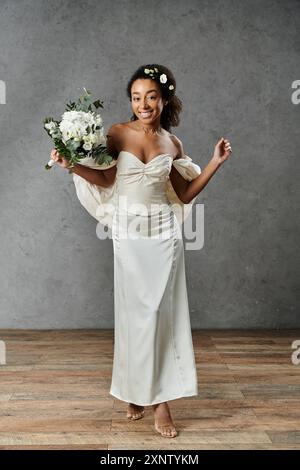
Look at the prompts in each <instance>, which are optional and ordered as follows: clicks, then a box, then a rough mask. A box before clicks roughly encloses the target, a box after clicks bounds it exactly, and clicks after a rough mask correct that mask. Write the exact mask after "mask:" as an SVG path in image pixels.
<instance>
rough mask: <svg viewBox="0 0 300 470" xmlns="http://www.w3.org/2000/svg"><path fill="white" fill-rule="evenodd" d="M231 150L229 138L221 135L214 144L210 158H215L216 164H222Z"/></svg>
mask: <svg viewBox="0 0 300 470" xmlns="http://www.w3.org/2000/svg"><path fill="white" fill-rule="evenodd" d="M231 152H232V149H231V144H230V142H229V140H228V139H224V137H222V139H221V140H219V142H218V143H217V144H216V146H215V150H214V154H213V157H212V160H215V161H216V162H217V163H218V164H222V163H223V162H225V160H227V159H228V158H229V156H230V154H231Z"/></svg>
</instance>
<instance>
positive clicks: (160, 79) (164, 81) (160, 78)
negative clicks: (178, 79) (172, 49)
mask: <svg viewBox="0 0 300 470" xmlns="http://www.w3.org/2000/svg"><path fill="white" fill-rule="evenodd" d="M167 80H168V79H167V75H166V74H165V73H162V74H161V76H160V77H159V81H160V83H166V81H167Z"/></svg>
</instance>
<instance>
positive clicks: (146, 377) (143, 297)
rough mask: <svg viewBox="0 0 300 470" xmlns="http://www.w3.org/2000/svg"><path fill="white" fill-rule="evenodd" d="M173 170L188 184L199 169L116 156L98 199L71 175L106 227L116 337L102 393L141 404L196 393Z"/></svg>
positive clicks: (167, 160)
mask: <svg viewBox="0 0 300 470" xmlns="http://www.w3.org/2000/svg"><path fill="white" fill-rule="evenodd" d="M179 160H181V162H180V161H179ZM172 165H174V166H175V167H176V168H177V169H178V168H180V170H178V171H180V173H181V174H182V175H185V178H186V179H189V180H191V179H193V178H195V177H196V176H198V174H200V172H201V169H200V167H199V166H198V165H196V164H194V163H192V161H191V159H190V158H189V157H187V156H185V158H182V159H178V160H173V158H172V156H171V155H169V154H161V155H158V156H156V157H154V158H153V159H152V160H151V161H150V162H148V163H146V164H145V163H143V162H142V161H141V160H140V159H139V158H138V157H136V156H135V155H134V154H132V153H131V152H128V151H121V152H120V153H119V156H118V160H117V175H116V180H115V182H114V184H113V185H112V188H111V191H108V192H106V197H104V198H103V197H101V196H103V191H101V188H100V190H98V189H95V188H93V189H92V190H91V188H92V187H94V186H95V185H90V184H89V183H87V182H86V183H87V184H86V183H84V182H82V181H81V180H83V178H80V177H79V178H80V179H78V178H76V177H77V176H78V175H75V174H73V176H74V177H75V178H74V183H75V186H76V190H77V195H78V197H79V200H80V201H81V203H82V204H83V205H84V207H86V208H87V210H88V211H89V212H90V213H91V214H92V215H94V217H95V218H97V220H99V221H100V222H101V223H105V224H107V225H108V226H110V227H111V230H112V240H113V250H114V321H115V337H114V359H113V370H112V379H111V387H110V391H109V393H110V394H111V395H112V396H114V397H116V398H118V399H120V400H123V401H125V402H128V403H134V404H137V405H143V406H149V405H153V404H156V403H161V402H165V401H169V400H174V399H177V398H181V397H188V396H193V395H198V383H197V371H196V363H195V356H194V349H193V341H192V334H191V324H190V316H189V304H188V295H187V287H186V275H185V259H184V247H183V240H182V234H181V228H180V223H182V221H183V220H184V218H185V217H186V214H187V213H184V212H183V213H181V215H180V211H179V212H177V213H176V210H174V209H175V205H177V203H178V200H179V199H178V198H177V196H176V198H175V197H174V194H173V193H174V189H173V187H172V185H171V183H170V179H169V175H170V171H171V168H172ZM83 181H86V180H83ZM76 183H77V185H76ZM83 188H85V189H83ZM97 188H98V187H97ZM102 189H103V188H102ZM105 189H107V188H105ZM104 200H105V201H106V202H109V203H110V204H111V208H110V210H108V209H107V207H105V203H104ZM193 202H194V201H193ZM191 205H192V204H190V205H189V206H190V207H189V210H190V209H191ZM100 214H101V215H100ZM178 214H179V215H178Z"/></svg>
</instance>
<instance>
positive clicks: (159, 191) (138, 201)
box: [51, 64, 231, 437]
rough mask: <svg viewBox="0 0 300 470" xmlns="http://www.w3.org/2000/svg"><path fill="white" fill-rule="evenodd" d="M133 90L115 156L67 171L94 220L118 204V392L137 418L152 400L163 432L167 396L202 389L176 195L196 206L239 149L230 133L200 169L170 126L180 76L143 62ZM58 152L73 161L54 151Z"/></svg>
mask: <svg viewBox="0 0 300 470" xmlns="http://www.w3.org/2000/svg"><path fill="white" fill-rule="evenodd" d="M127 95H128V98H129V100H130V101H131V107H132V111H133V116H132V117H131V119H130V121H129V122H123V123H120V124H114V125H113V126H112V127H111V128H110V129H109V131H108V133H107V149H108V153H110V154H111V155H112V156H113V157H114V158H115V160H114V163H113V164H112V165H111V166H110V167H109V168H106V169H105V168H102V169H101V170H99V168H91V167H90V168H89V167H87V166H85V165H82V164H76V165H75V166H73V167H72V169H70V170H69V171H70V172H72V173H73V180H74V183H75V186H76V191H77V195H78V197H79V199H80V201H81V203H82V204H83V205H84V206H85V207H86V209H87V210H88V211H89V212H90V213H91V214H92V215H93V216H94V217H95V218H97V219H98V220H100V221H102V223H107V224H108V222H107V220H108V219H104V218H103V219H101V217H100V216H99V213H98V212H97V210H98V209H99V208H100V209H101V210H102V214H103V207H104V203H105V202H113V204H114V211H113V215H112V219H111V224H110V225H111V227H112V238H113V247H114V283H115V289H114V295H115V297H114V300H115V345H114V363H113V373H112V384H111V389H110V394H111V395H113V396H115V397H117V398H119V399H121V400H123V401H125V402H127V403H128V408H127V417H128V418H129V419H132V420H135V419H139V418H142V417H143V415H144V407H145V406H150V405H151V406H152V407H153V410H154V427H155V430H156V431H157V432H159V433H160V434H161V435H162V436H164V437H175V436H176V435H177V431H176V428H175V425H174V422H173V420H172V417H171V413H170V409H169V406H168V400H174V399H177V398H180V397H184V396H192V395H197V394H198V389H197V374H196V364H195V358H194V351H193V343H192V335H191V327H190V318H189V309H188V299H187V293H186V278H185V266H184V251H183V243H182V237H181V235H180V227H179V226H180V219H178V220H177V217H176V216H175V213H174V210H173V206H172V205H171V204H170V201H173V202H174V201H175V200H176V198H177V201H178V202H180V204H181V205H182V206H190V207H191V204H192V203H193V202H194V200H195V198H196V196H197V195H198V194H199V193H200V192H201V191H202V190H203V188H204V187H205V186H206V184H207V183H208V181H209V180H210V178H211V177H212V176H213V174H214V173H215V172H216V171H217V169H218V168H219V167H220V166H221V165H222V163H223V162H224V161H225V160H227V159H228V157H229V155H230V153H231V146H230V142H229V141H228V140H227V139H224V138H222V139H221V140H220V141H219V142H218V143H217V144H216V146H215V149H214V154H213V156H212V158H211V160H210V161H209V163H208V165H207V166H206V167H205V168H204V170H203V171H202V172H201V169H200V167H199V166H198V165H197V164H195V163H193V162H192V161H191V158H190V157H188V156H187V155H185V154H184V150H183V145H182V143H181V141H180V140H179V139H178V138H177V137H176V136H175V135H174V134H171V133H170V128H171V126H178V124H179V113H180V111H181V108H182V106H181V101H180V99H179V98H178V97H177V96H176V81H175V78H174V76H173V74H172V72H171V71H170V70H169V69H168V68H167V67H165V66H162V65H158V64H150V65H143V66H141V67H139V68H138V69H137V70H136V72H135V73H134V74H133V76H132V77H131V79H130V80H129V82H128V85H127ZM51 157H52V159H53V160H54V161H55V162H56V163H57V164H58V165H59V166H61V167H63V168H69V166H68V162H67V161H66V160H65V159H64V158H63V157H61V156H60V155H59V154H58V153H57V151H56V150H55V149H53V150H52V152H51ZM168 185H169V186H168ZM167 188H169V191H168V192H167ZM108 189H110V192H105V191H107V190H108ZM172 194H173V196H175V198H173V199H172V197H173V196H172ZM104 195H106V196H105V197H104ZM121 196H122V198H121ZM101 197H102V199H101ZM121 199H122V201H124V200H125V201H126V203H125V205H124V204H123V203H122V204H121V202H120V201H121ZM100 212H101V211H100ZM104 213H105V210H104ZM106 215H107V213H106ZM183 218H184V217H183ZM137 221H138V224H137V223H136V222H137ZM149 222H150V225H151V227H150V228H149ZM108 225H109V224H108ZM137 225H138V229H137ZM124 234H126V236H124ZM158 234H160V235H162V236H159V237H158Z"/></svg>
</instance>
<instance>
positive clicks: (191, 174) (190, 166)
mask: <svg viewBox="0 0 300 470" xmlns="http://www.w3.org/2000/svg"><path fill="white" fill-rule="evenodd" d="M173 166H174V167H175V168H176V170H177V171H178V172H179V173H180V174H181V176H182V177H183V178H184V179H185V180H187V181H192V180H193V179H195V178H197V176H199V175H200V173H201V168H200V166H199V165H197V164H196V163H194V162H193V161H192V159H191V157H189V156H188V155H184V157H182V158H177V159H175V160H173ZM196 197H197V196H196ZM196 197H194V199H192V200H191V201H190V202H189V203H188V204H184V203H183V202H182V201H181V200H180V199H179V197H178V196H177V194H176V192H175V190H174V188H173V186H172V182H171V180H170V179H168V181H167V198H168V200H169V202H170V203H171V204H172V209H173V211H174V213H175V216H176V217H177V220H178V222H179V223H180V224H182V223H183V222H184V220H185V219H186V218H187V217H188V215H189V213H190V212H191V210H192V207H193V204H194V202H195V199H196Z"/></svg>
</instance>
